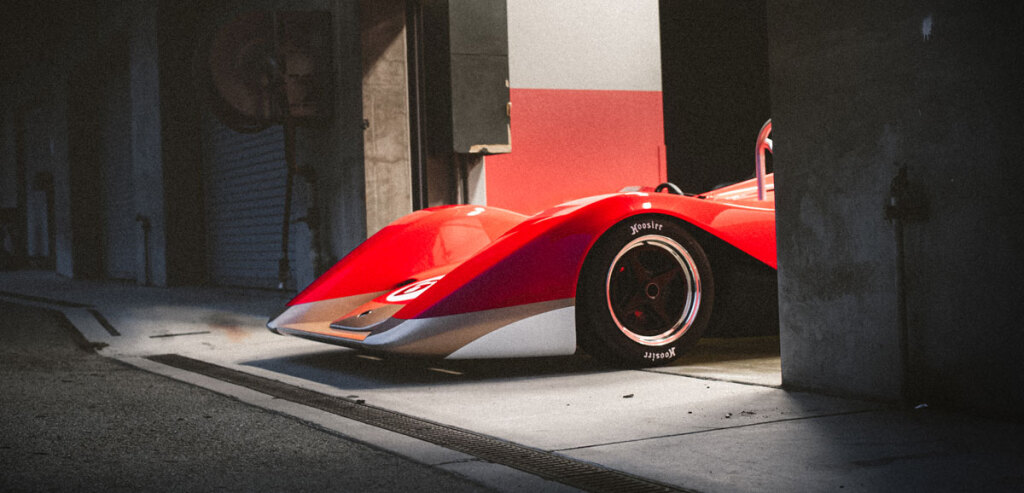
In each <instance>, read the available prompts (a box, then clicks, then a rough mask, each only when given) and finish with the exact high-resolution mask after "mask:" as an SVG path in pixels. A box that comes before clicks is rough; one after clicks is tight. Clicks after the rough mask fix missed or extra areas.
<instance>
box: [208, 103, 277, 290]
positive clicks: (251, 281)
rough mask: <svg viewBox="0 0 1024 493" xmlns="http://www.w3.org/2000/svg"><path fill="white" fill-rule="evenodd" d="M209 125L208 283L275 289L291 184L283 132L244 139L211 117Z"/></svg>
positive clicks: (247, 136) (245, 137) (275, 130)
mask: <svg viewBox="0 0 1024 493" xmlns="http://www.w3.org/2000/svg"><path fill="white" fill-rule="evenodd" d="M209 120H210V123H209V125H207V128H208V129H209V130H208V132H207V135H208V139H207V146H206V149H207V156H206V159H205V161H206V163H205V165H206V169H205V172H206V176H205V182H206V191H205V195H206V197H205V199H206V203H205V205H206V222H207V224H206V231H207V235H208V246H207V253H208V255H207V259H208V262H209V265H208V269H209V270H208V272H209V278H210V280H211V281H212V282H213V283H215V284H219V285H224V286H244V287H258V288H276V287H277V286H278V261H279V260H280V258H281V221H282V216H283V215H284V201H285V186H286V183H285V180H286V179H287V167H286V164H285V159H284V132H283V131H282V129H281V127H280V126H277V125H275V126H272V127H270V128H268V129H266V130H264V131H262V132H258V133H249V134H243V133H238V132H235V131H233V130H231V129H229V128H227V127H225V126H224V125H222V124H220V123H219V122H217V121H215V120H214V119H213V118H212V117H211V118H210V119H209ZM292 243H294V242H292ZM292 249H293V248H290V249H289V250H292ZM289 255H290V256H291V258H293V259H294V255H293V254H291V253H290V254H289Z"/></svg>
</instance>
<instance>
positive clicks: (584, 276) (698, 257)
mask: <svg viewBox="0 0 1024 493" xmlns="http://www.w3.org/2000/svg"><path fill="white" fill-rule="evenodd" d="M714 297H715V284H714V278H713V277H712V275H711V265H710V263H709V262H708V258H707V255H706V254H705V253H704V250H703V249H702V248H701V246H700V245H699V244H698V243H697V241H696V240H695V239H694V238H693V236H692V235H690V233H688V232H687V231H686V229H685V228H684V227H683V226H682V225H680V224H679V223H677V222H675V221H674V220H673V219H671V218H668V217H666V216H657V215H645V216H635V217H631V218H629V219H627V220H625V221H623V222H620V223H618V224H616V225H615V226H613V227H612V228H611V229H609V230H608V232H606V233H605V234H604V235H602V236H601V238H599V239H598V241H597V243H596V244H595V245H594V247H593V248H592V249H591V251H590V253H589V254H588V255H587V258H586V260H585V261H584V263H583V270H582V271H581V273H580V278H579V283H578V285H577V288H576V335H577V341H578V343H579V346H580V347H581V348H582V349H583V350H584V351H586V352H587V354H589V355H591V356H593V357H594V358H596V359H598V360H600V361H603V362H605V363H608V364H611V365H615V366H625V367H637V366H652V365H660V364H665V363H668V362H670V361H672V360H674V359H676V358H678V357H679V356H681V355H682V354H683V353H684V352H685V351H686V350H687V349H689V348H690V347H691V346H693V345H694V344H695V343H696V342H697V340H699V339H700V337H701V335H702V334H703V333H704V329H705V328H707V325H708V320H709V319H710V318H711V306H712V304H713V303H714Z"/></svg>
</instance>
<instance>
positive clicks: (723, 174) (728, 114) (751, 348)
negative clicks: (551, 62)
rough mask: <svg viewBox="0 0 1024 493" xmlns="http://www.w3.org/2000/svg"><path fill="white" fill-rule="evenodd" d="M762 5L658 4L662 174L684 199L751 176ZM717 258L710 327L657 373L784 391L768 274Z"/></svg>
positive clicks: (764, 78)
mask: <svg viewBox="0 0 1024 493" xmlns="http://www.w3.org/2000/svg"><path fill="white" fill-rule="evenodd" d="M766 10H767V9H766V4H765V1H764V0H739V1H732V2H716V1H711V0H661V1H660V2H659V12H660V29H661V57H662V59H661V67H662V97H663V102H664V121H665V147H666V158H667V162H666V171H667V176H668V179H669V181H671V182H673V183H676V184H677V185H679V187H680V188H681V189H682V190H683V191H685V192H691V193H699V192H704V191H708V190H711V189H714V188H716V187H718V186H721V185H724V184H728V183H734V182H737V181H742V180H745V179H748V178H752V177H753V175H754V142H755V139H756V136H757V133H758V131H759V130H760V128H761V125H763V124H764V122H765V120H767V119H768V118H770V117H771V100H770V95H769V80H768V38H767V27H768V26H767V24H768V21H767V11H766ZM715 250H720V251H716V252H711V251H709V254H711V256H712V257H713V259H714V257H718V262H717V263H718V264H719V265H726V266H728V267H729V268H727V269H721V268H716V269H715V276H716V288H718V289H717V292H716V300H715V309H714V311H715V313H716V314H715V315H714V318H713V320H712V325H711V327H710V328H709V330H708V332H707V333H706V335H705V337H704V339H703V340H702V341H701V342H700V344H698V346H697V347H695V348H694V349H693V350H691V351H690V352H688V353H687V354H686V355H684V356H683V357H682V358H680V360H678V361H677V362H676V363H675V364H673V365H671V366H668V367H662V368H660V369H658V371H665V372H671V373H678V374H685V375H690V376H699V377H704V378H716V379H725V380H737V381H746V382H749V383H756V384H760V385H781V363H780V357H779V328H778V289H777V285H778V282H777V278H776V277H777V276H776V272H775V270H774V269H772V268H770V267H767V266H765V265H764V264H761V263H760V262H757V261H755V260H751V259H749V258H748V257H747V256H745V255H743V254H740V253H739V252H737V251H734V250H735V249H732V248H731V247H728V246H724V245H723V246H721V248H715Z"/></svg>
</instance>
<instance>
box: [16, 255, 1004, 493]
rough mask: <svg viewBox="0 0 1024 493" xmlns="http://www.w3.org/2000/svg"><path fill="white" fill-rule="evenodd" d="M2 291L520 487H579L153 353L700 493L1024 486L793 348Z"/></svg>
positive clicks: (150, 365)
mask: <svg viewBox="0 0 1024 493" xmlns="http://www.w3.org/2000/svg"><path fill="white" fill-rule="evenodd" d="M0 281H3V286H5V287H4V288H3V289H0V291H2V292H6V293H8V294H10V293H12V290H13V291H16V293H15V294H19V295H20V296H22V298H20V300H19V299H17V298H15V299H14V300H13V301H19V302H21V303H33V301H32V300H29V299H26V298H24V295H30V296H43V297H49V298H56V299H61V300H64V301H73V302H76V303H81V304H85V305H89V306H90V307H92V308H76V307H61V309H62V311H64V312H65V314H67V315H68V318H69V319H71V321H72V322H73V323H74V324H75V325H76V327H78V328H79V330H80V331H81V332H82V334H83V335H84V336H85V337H86V339H88V340H90V341H93V342H95V343H97V344H100V345H106V346H105V347H104V348H103V349H102V350H101V354H104V355H106V356H109V357H113V358H118V359H121V360H122V361H125V362H128V363H130V364H134V365H136V366H139V367H141V368H144V369H147V370H149V371H153V372H156V373H161V374H165V375H168V376H171V377H173V378H177V379H180V380H183V381H186V382H190V383H193V384H196V385H199V386H203V387H206V388H210V389H213V390H215V391H217V392H221V393H225V394H228V395H232V396H234V397H235V398H237V399H239V400H242V401H243V402H249V403H251V404H253V405H257V406H261V407H265V408H267V409H271V410H274V411H276V412H281V413H286V414H290V415H293V416H296V417H299V418H300V419H303V420H306V421H308V422H310V423H313V424H316V425H317V426H321V427H325V428H328V429H332V430H336V431H337V432H339V433H341V434H343V435H345V436H349V437H352V438H355V439H357V440H361V441H365V442H367V443H371V444H374V445H377V446H379V447H382V448H385V449H387V450H390V451H393V452H395V453H398V454H401V455H403V456H406V457H409V458H412V459H413V460H416V461H419V462H421V463H424V464H428V465H431V466H433V467H438V468H442V469H445V470H448V471H452V472H456V473H458V474H462V475H465V476H467V477H469V478H471V479H473V480H476V481H479V482H482V483H484V484H487V485H490V486H493V487H495V488H498V489H500V490H503V491H538V490H539V491H547V490H557V489H563V487H562V485H559V484H558V483H552V482H551V481H547V480H543V479H541V478H537V477H535V476H532V475H529V474H525V473H522V472H519V471H516V470H513V469H510V468H507V467H505V466H500V465H497V464H491V463H488V462H486V461H480V460H477V459H476V458H474V457H470V456H466V455H465V454H461V453H458V452H454V451H451V450H447V449H444V448H443V447H439V446H437V445H433V444H429V443H426V442H422V441H419V440H416V439H412V438H409V437H405V436H401V435H397V434H395V433H392V432H388V431H384V430H381V429H377V428H373V427H371V426H368V425H365V424H362V423H358V422H355V421H351V420H348V419H344V418H340V417H337V416H333V415H326V413H323V412H321V411H316V410H313V409H309V408H304V406H299V405H296V404H293V403H288V402H286V401H282V400H281V399H271V398H268V397H267V396H262V395H260V394H258V393H256V392H253V391H251V390H249V389H244V388H239V387H236V386H234V385H231V384H227V383H224V382H220V381H216V380H214V379H211V378H208V377H204V376H198V375H195V374H190V373H189V372H185V371H182V370H178V369H176V368H171V367H168V366H164V365H161V364H158V363H155V362H153V361H150V360H147V359H144V356H146V355H151V354H165V353H174V354H180V355H183V356H188V357H191V358H196V359H200V360H203V361H208V362H211V363H215V364H218V365H222V366H225V367H228V368H232V369H236V370H239V371H242V372H246V373H249V374H253V375H258V376H262V377H266V378H270V379H273V380H276V381H280V382H284V383H288V384H292V385H295V386H298V387H301V388H305V389H309V390H313V391H316V392H321V393H323V394H327V395H332V396H338V397H343V398H350V399H360V400H363V401H365V402H366V403H367V404H369V405H373V406H377V407H381V408H384V409H389V410H392V411H397V412H400V413H404V414H407V415H410V416H415V417H418V418H422V419H426V420H430V421H433V422H437V423H443V424H448V425H452V426H456V427H458V428H462V429H466V430H471V431H474V432H477V433H482V434H485V435H489V436H492V437H496V438H499V439H502V440H507V441H510V442H514V443H517V444H521V445H525V446H529V447H533V448H536V449H541V450H545V451H550V452H553V453H556V454H559V455H563V456H566V457H571V458H575V459H580V460H584V461H588V462H592V463H596V464H600V465H603V466H606V467H608V468H611V469H615V470H619V471H624V472H627V473H631V474H635V475H638V476H641V477H646V478H651V479H653V480H656V481H660V482H664V483H668V484H672V485H677V486H679V487H682V488H686V489H692V490H697V491H709V492H710V491H730V492H731V491H764V490H777V491H791V490H798V491H823V490H840V489H842V490H843V491H850V490H854V491H904V490H908V489H910V490H924V489H927V490H935V491H960V490H968V489H970V490H978V489H979V488H980V489H981V490H997V491H998V490H1004V491H1010V490H1013V489H1020V488H1024V473H1022V472H1021V470H1020V468H1019V465H1020V464H1021V463H1024V445H1022V444H1024V426H1022V425H1021V424H1019V423H1009V422H1000V421H993V420H987V419H984V418H979V417H976V416H967V415H962V414H956V413H950V412H945V411H941V410H937V409H930V408H921V409H917V410H913V409H903V408H899V407H895V406H892V405H888V404H884V403H876V402H864V401H857V400H850V399H842V398H837V397H830V396H824V395H817V394H812V393H805V392H794V391H790V390H786V389H783V388H780V386H781V384H782V381H781V376H780V361H779V352H778V340H777V338H770V337H769V338H752V339H731V340H727V339H708V340H705V341H702V342H701V343H700V344H699V345H698V346H697V347H696V348H694V350H693V351H691V352H690V353H689V354H687V355H685V356H684V357H683V358H681V359H680V360H678V361H677V362H676V363H675V364H673V365H670V366H666V367H660V368H655V369H646V370H609V369H607V368H604V367H601V366H598V365H596V364H595V363H594V362H593V361H591V360H590V359H589V358H587V357H584V356H573V357H564V358H541V359H515V360H490V361H460V362H447V361H430V360H420V359H409V358H379V357H371V356H367V355H362V354H359V353H356V352H354V351H350V350H347V349H343V348H336V347H333V346H329V345H323V344H319V343H315V342H310V341H305V340H301V339H295V338H289V337H283V336H277V335H274V334H271V333H269V332H268V331H267V330H266V329H265V328H264V327H263V324H264V323H265V321H266V319H267V317H269V316H270V315H272V314H273V313H274V312H275V311H276V310H278V309H279V308H280V307H281V306H282V304H283V302H284V300H283V299H281V298H282V296H281V295H280V294H278V293H272V292H262V293H261V292H256V293H253V292H245V291H231V290H202V289H179V290H167V289H156V288H139V287H134V286H124V285H113V284H103V283H98V284H96V283H82V282H79V281H68V280H61V279H53V278H47V277H45V276H41V277H39V276H37V277H32V276H27V275H23V276H21V277H20V278H19V277H18V276H17V275H14V276H12V275H8V274H2V275H0ZM0 296H3V294H2V293H0ZM38 303H41V304H45V302H42V301H39V302H38ZM89 309H92V310H94V311H98V312H100V313H102V314H103V315H104V316H105V317H106V319H107V321H108V322H109V325H111V326H113V327H115V328H116V330H117V331H118V332H119V334H120V335H116V336H115V335H112V334H111V333H110V331H109V330H108V329H106V328H104V327H103V324H102V323H100V322H99V321H98V320H97V318H96V317H95V316H94V315H93V314H92V313H90V312H89Z"/></svg>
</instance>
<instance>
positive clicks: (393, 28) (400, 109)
mask: <svg viewBox="0 0 1024 493" xmlns="http://www.w3.org/2000/svg"><path fill="white" fill-rule="evenodd" d="M405 16H406V13H405V2H380V1H372V0H363V1H362V2H360V12H359V17H360V19H359V21H360V33H361V35H360V45H361V47H362V73H363V80H362V85H363V119H364V120H365V122H366V129H365V130H364V131H363V150H364V159H365V169H366V232H367V234H369V235H372V234H373V233H376V232H377V231H378V230H380V229H381V228H383V227H384V226H387V225H388V224H389V223H390V222H391V221H394V220H395V219H398V218H399V217H402V216H404V215H406V214H408V213H410V212H412V161H411V157H410V154H409V153H410V147H409V146H410V141H409V97H408V94H409V91H408V73H407V70H406V66H407V65H406V64H407V61H406V39H405V35H406V34H405V33H406V29H405Z"/></svg>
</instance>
